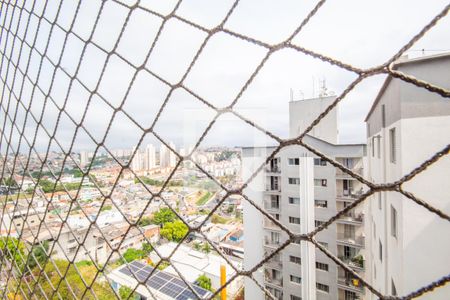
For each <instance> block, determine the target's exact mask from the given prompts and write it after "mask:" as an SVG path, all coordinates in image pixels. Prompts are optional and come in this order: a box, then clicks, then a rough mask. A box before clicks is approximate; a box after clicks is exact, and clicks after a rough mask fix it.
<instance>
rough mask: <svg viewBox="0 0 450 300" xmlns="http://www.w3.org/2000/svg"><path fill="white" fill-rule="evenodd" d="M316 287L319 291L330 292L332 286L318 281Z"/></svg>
mask: <svg viewBox="0 0 450 300" xmlns="http://www.w3.org/2000/svg"><path fill="white" fill-rule="evenodd" d="M316 287H317V289H318V290H319V291H322V292H325V293H329V292H330V287H329V286H328V285H326V284H323V283H320V282H317V283H316Z"/></svg>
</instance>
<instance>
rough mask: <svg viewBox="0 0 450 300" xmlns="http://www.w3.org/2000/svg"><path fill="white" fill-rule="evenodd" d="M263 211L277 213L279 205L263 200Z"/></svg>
mask: <svg viewBox="0 0 450 300" xmlns="http://www.w3.org/2000/svg"><path fill="white" fill-rule="evenodd" d="M264 209H265V210H267V211H272V212H279V211H280V203H274V202H273V201H271V200H270V199H269V200H265V201H264Z"/></svg>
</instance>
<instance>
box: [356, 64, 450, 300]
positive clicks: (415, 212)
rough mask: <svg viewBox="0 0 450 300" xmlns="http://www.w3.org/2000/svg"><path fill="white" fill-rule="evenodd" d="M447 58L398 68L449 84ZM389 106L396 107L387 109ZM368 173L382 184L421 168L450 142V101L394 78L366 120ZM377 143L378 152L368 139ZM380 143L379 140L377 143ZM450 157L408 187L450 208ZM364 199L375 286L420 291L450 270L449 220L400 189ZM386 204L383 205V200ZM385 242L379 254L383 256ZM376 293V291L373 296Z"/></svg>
mask: <svg viewBox="0 0 450 300" xmlns="http://www.w3.org/2000/svg"><path fill="white" fill-rule="evenodd" d="M449 68H450V57H445V58H441V59H439V60H425V61H422V62H420V63H409V64H404V65H400V66H399V70H400V71H402V72H405V73H407V74H410V75H413V76H415V77H417V78H419V79H423V80H426V81H429V82H431V83H434V84H437V85H440V86H443V87H446V88H448V87H450V78H449V76H447V75H448V69H449ZM382 104H385V105H386V106H385V107H386V111H385V112H386V123H385V125H386V127H385V128H383V126H382V123H381V105H382ZM388 108H392V109H388ZM368 128H369V131H368V132H369V136H368V151H367V152H368V157H367V160H366V168H365V169H366V170H367V177H368V179H370V180H373V181H374V182H378V183H384V182H392V181H395V180H397V179H399V178H401V177H402V176H403V175H405V174H407V173H409V172H410V171H411V170H413V169H414V168H416V167H417V166H419V165H420V164H421V163H422V162H423V161H424V160H426V159H428V158H430V157H431V156H432V155H433V154H434V153H436V151H439V150H441V149H442V148H444V147H445V146H446V145H447V144H448V141H449V140H450V131H449V130H448V128H450V102H449V101H448V99H444V98H442V97H440V96H438V95H436V94H434V93H430V92H428V91H426V90H425V89H422V88H417V87H415V86H414V85H412V84H408V83H403V82H399V81H398V80H392V81H391V82H390V85H388V86H387V88H386V91H385V92H384V94H383V95H382V97H381V98H380V101H379V102H378V104H377V106H376V107H375V109H374V110H373V113H372V115H371V116H370V117H369V118H368ZM392 128H395V130H396V156H397V159H396V162H395V163H393V162H391V160H390V141H389V130H390V129H392ZM373 137H376V138H375V141H377V140H378V141H379V142H380V145H381V147H380V153H378V149H377V148H378V147H375V149H376V151H375V152H376V153H375V155H374V156H373V155H372V150H371V147H372V145H371V143H372V142H373V139H372V138H373ZM376 143H378V142H376ZM449 170H450V159H449V158H448V157H444V158H442V159H440V160H439V161H438V162H437V163H436V164H434V165H433V166H431V167H429V168H427V170H426V171H425V172H423V173H421V174H419V175H417V176H416V177H415V178H414V179H413V180H411V181H410V182H408V183H405V184H404V185H403V188H404V189H405V190H406V191H409V192H412V193H413V194H415V195H416V196H417V197H419V198H420V199H422V200H424V201H426V202H427V203H429V204H431V205H432V206H434V207H437V208H439V209H441V210H442V211H444V212H445V213H447V214H449V213H450V205H449V202H448V199H449V196H450V186H449V185H448V182H449V178H450V176H449V172H448V171H449ZM379 197H380V195H378V194H377V195H374V196H372V197H370V199H368V201H367V212H368V218H367V221H368V222H370V223H369V224H366V231H367V236H368V237H369V238H368V239H367V243H368V245H369V249H370V255H369V258H370V261H369V263H368V272H367V279H368V280H369V282H371V283H372V284H373V285H374V287H375V288H376V289H378V290H379V291H380V292H382V293H385V294H391V293H392V281H393V282H394V284H395V288H396V290H397V294H398V295H400V296H402V295H405V294H407V293H410V292H412V291H415V290H417V289H419V288H421V287H423V286H425V285H427V284H429V283H431V282H432V281H435V280H437V279H439V278H441V277H442V276H444V275H447V274H448V266H449V265H450V256H449V255H448V253H450V240H449V239H447V238H442V237H443V236H448V232H450V225H449V224H448V222H447V221H443V220H442V219H440V218H439V217H438V216H437V215H435V214H433V213H431V212H429V211H428V210H426V209H425V208H424V207H421V206H419V205H417V204H415V203H414V202H412V201H411V200H409V199H407V198H406V197H403V196H402V195H400V194H398V193H395V192H383V193H381V197H380V198H379ZM380 204H381V207H380V206H379V205H380ZM392 208H394V209H395V210H396V211H397V218H398V228H397V232H398V234H397V237H394V236H393V235H392V230H391V209H392ZM379 242H381V244H382V246H383V247H382V260H380V258H379ZM449 294H450V287H449V286H446V287H443V288H439V289H436V290H435V291H433V292H432V293H430V294H427V295H425V296H422V298H424V299H447V298H448V295H449ZM371 298H372V299H376V298H377V297H375V296H373V295H372V297H371Z"/></svg>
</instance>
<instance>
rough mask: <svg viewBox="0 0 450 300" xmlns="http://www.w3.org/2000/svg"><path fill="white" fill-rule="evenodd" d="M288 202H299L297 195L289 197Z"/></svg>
mask: <svg viewBox="0 0 450 300" xmlns="http://www.w3.org/2000/svg"><path fill="white" fill-rule="evenodd" d="M288 199H289V204H300V198H297V197H289V198H288Z"/></svg>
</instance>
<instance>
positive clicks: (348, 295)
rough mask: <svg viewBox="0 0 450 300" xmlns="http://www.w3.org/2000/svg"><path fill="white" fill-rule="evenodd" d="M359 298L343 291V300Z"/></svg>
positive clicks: (350, 292)
mask: <svg viewBox="0 0 450 300" xmlns="http://www.w3.org/2000/svg"><path fill="white" fill-rule="evenodd" d="M358 299H359V297H358V296H356V293H354V292H352V291H344V300H358Z"/></svg>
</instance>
